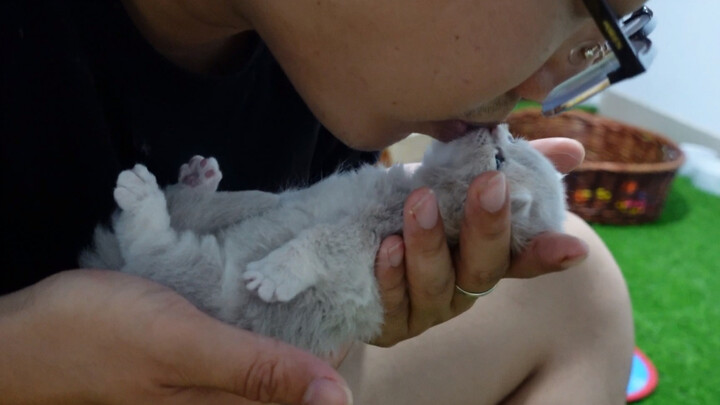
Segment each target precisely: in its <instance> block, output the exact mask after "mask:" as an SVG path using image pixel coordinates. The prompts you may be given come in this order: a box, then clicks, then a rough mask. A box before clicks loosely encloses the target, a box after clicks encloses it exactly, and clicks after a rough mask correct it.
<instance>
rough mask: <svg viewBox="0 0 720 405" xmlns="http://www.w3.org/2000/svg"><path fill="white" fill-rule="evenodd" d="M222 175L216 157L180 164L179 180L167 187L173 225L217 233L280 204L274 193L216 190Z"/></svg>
mask: <svg viewBox="0 0 720 405" xmlns="http://www.w3.org/2000/svg"><path fill="white" fill-rule="evenodd" d="M221 179H222V172H221V171H220V166H219V164H218V162H217V160H216V159H215V158H204V157H202V156H194V157H193V158H192V159H190V161H189V162H188V163H185V164H183V165H182V166H181V167H180V175H179V178H178V184H176V185H173V186H170V187H168V188H167V189H166V190H165V193H166V197H167V201H168V209H169V211H170V216H171V219H172V226H173V228H175V229H178V230H193V231H195V232H197V233H201V234H203V233H213V232H216V231H217V230H219V229H222V228H225V227H227V226H230V225H232V224H236V223H238V222H240V221H242V220H243V219H246V218H248V217H251V216H256V215H259V214H261V213H263V212H265V211H267V210H268V209H270V208H273V207H276V206H277V205H278V202H279V197H278V196H277V195H275V194H272V193H266V192H262V191H237V192H215V191H216V190H217V187H218V184H219V183H220V180H221Z"/></svg>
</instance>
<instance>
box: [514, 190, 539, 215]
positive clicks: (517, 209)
mask: <svg viewBox="0 0 720 405" xmlns="http://www.w3.org/2000/svg"><path fill="white" fill-rule="evenodd" d="M532 200H533V197H532V194H530V190H528V189H527V188H525V187H516V188H515V190H513V191H512V193H511V194H510V210H511V212H512V216H513V217H514V218H528V217H529V216H530V206H531V205H532Z"/></svg>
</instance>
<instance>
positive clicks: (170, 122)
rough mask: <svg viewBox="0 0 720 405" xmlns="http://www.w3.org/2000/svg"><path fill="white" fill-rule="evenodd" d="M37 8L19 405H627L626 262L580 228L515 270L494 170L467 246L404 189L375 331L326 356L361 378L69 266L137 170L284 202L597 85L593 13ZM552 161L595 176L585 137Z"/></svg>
mask: <svg viewBox="0 0 720 405" xmlns="http://www.w3.org/2000/svg"><path fill="white" fill-rule="evenodd" d="M24 3H25V2H21V1H14V2H8V3H7V4H4V5H3V6H2V7H3V8H4V10H2V12H1V13H0V14H1V15H3V17H2V18H3V23H2V26H3V32H2V35H3V44H4V45H3V48H4V49H3V51H2V52H3V54H4V55H9V58H8V60H9V61H8V62H5V63H4V64H3V67H2V68H0V69H2V77H3V82H2V86H3V94H2V97H3V103H2V104H3V106H4V107H3V127H4V130H3V132H4V133H3V173H4V174H3V176H4V177H3V187H4V188H5V190H6V192H7V193H8V194H9V197H7V198H8V201H9V202H10V208H9V209H8V210H7V211H6V213H5V214H4V216H3V225H4V231H5V232H4V246H5V250H4V252H3V254H4V260H5V264H4V266H3V268H5V269H6V270H5V272H6V275H5V277H6V278H7V281H6V282H4V286H3V291H5V292H7V293H8V294H7V295H5V296H3V297H0V323H1V324H2V326H1V327H0V341H1V342H2V346H3V350H2V351H1V354H0V356H1V357H0V381H2V382H1V383H0V384H1V385H0V391H2V392H3V398H2V401H4V402H7V403H85V402H94V403H128V404H130V403H132V404H140V403H173V404H174V403H208V404H214V403H218V404H224V403H245V402H247V400H258V401H276V402H283V403H293V404H300V403H313V404H315V403H325V404H344V403H348V401H349V396H348V394H347V392H348V390H347V386H349V387H350V388H351V389H352V391H353V393H354V395H355V399H356V401H357V402H358V403H363V404H366V403H392V404H405V403H407V404H423V403H428V404H429V403H433V404H435V403H497V402H502V401H504V402H506V403H538V404H548V403H553V404H555V403H557V404H559V403H565V402H570V400H571V399H572V401H573V403H575V402H581V403H586V404H607V403H621V402H623V400H624V388H625V383H626V381H627V375H628V372H629V363H630V358H631V351H632V348H633V331H632V320H631V313H630V304H629V298H628V295H627V291H626V288H625V285H624V281H623V279H622V276H621V274H620V272H619V270H618V268H617V266H616V265H615V263H614V261H613V259H612V257H611V256H610V254H609V253H608V252H607V250H606V249H605V248H604V247H603V245H602V243H601V241H600V240H599V239H598V238H597V236H595V235H594V233H593V232H592V231H591V230H590V229H589V228H588V227H587V225H585V224H584V223H582V221H580V220H578V219H577V218H575V217H571V218H570V220H569V221H568V224H567V234H544V235H541V236H539V237H538V238H536V239H535V240H534V241H533V242H532V243H531V244H530V246H529V247H528V249H527V251H526V252H525V253H524V254H523V255H521V256H520V257H517V258H513V259H512V260H511V258H510V256H509V207H508V199H507V193H508V190H507V187H506V184H505V181H504V177H503V176H502V174H500V173H495V172H493V173H486V174H484V175H482V176H480V177H479V178H478V179H476V181H475V182H474V183H473V185H472V186H471V189H470V191H469V193H468V201H467V206H466V220H465V223H464V225H463V230H462V234H461V242H460V246H459V248H458V249H457V250H456V251H450V250H449V249H448V247H447V244H446V243H445V239H444V235H443V232H442V218H439V217H438V215H437V205H436V201H435V200H434V198H433V196H432V193H429V192H428V190H426V189H420V190H416V191H415V192H413V194H411V196H410V197H409V198H408V201H407V202H406V209H405V227H404V233H403V235H402V237H400V236H395V237H390V238H388V239H387V240H385V241H384V242H383V244H382V245H381V247H380V250H379V252H378V261H377V266H376V274H377V277H378V280H379V283H380V288H381V293H382V297H383V303H384V305H385V308H386V322H385V326H384V330H383V333H382V335H381V336H380V337H379V338H378V339H377V340H376V341H375V342H373V343H374V345H372V346H371V345H364V344H360V343H356V344H354V345H353V346H352V347H351V348H350V349H349V352H348V353H347V356H346V357H345V358H344V360H343V359H342V358H339V359H334V360H335V363H336V364H338V363H339V372H340V374H342V376H343V377H341V376H340V375H339V374H338V373H337V372H336V371H334V370H333V369H332V368H330V367H329V366H328V365H327V364H325V363H324V362H322V361H321V360H319V359H315V358H313V357H312V356H309V355H307V354H304V353H301V352H299V351H297V350H295V349H293V348H290V347H287V346H285V345H282V344H280V343H277V342H273V341H271V340H269V339H266V338H262V337H259V336H255V335H253V334H251V333H247V332H244V331H239V330H236V329H234V328H231V327H228V326H226V325H223V324H221V323H219V322H217V321H215V320H213V319H210V318H208V317H206V316H205V315H204V314H201V313H200V312H199V311H197V310H196V309H195V308H193V307H192V306H191V305H190V304H189V303H188V302H187V301H185V300H183V299H182V298H181V297H179V296H177V295H176V294H174V293H173V292H171V291H169V290H167V289H165V288H163V287H160V286H158V285H156V284H154V283H151V282H149V281H147V280H142V279H138V278H134V277H129V276H127V275H124V274H119V273H115V272H104V271H98V270H75V271H67V270H69V269H71V268H73V264H72V263H73V261H74V260H75V257H76V255H77V252H78V249H80V248H82V246H83V243H87V241H89V239H90V236H91V231H92V226H93V225H94V224H95V223H97V222H98V221H101V220H102V219H104V218H107V217H108V216H109V215H110V213H111V210H112V201H111V199H110V196H111V192H110V191H111V190H112V182H113V181H114V177H115V176H116V174H117V172H118V170H119V169H120V168H122V167H123V166H127V165H128V164H130V163H133V162H135V161H143V162H144V163H146V164H147V165H148V166H149V167H150V169H151V170H152V171H153V172H155V173H157V174H158V177H159V178H160V180H161V182H164V183H168V182H171V181H172V177H173V176H174V173H172V172H173V171H174V170H175V169H176V167H177V166H178V165H179V163H181V162H182V160H184V159H187V158H188V157H189V156H191V155H192V154H204V155H213V156H216V157H218V158H219V161H220V162H221V163H222V165H223V168H224V173H225V176H226V177H225V179H224V180H223V181H224V185H225V187H227V188H230V189H243V188H246V189H250V188H258V189H277V188H279V187H282V186H285V185H287V184H288V183H302V182H307V181H314V180H316V179H317V178H319V177H321V176H322V175H323V174H327V173H328V172H329V171H332V170H334V169H335V168H336V167H337V166H338V165H339V164H341V163H347V162H350V163H355V164H357V163H360V162H364V161H368V160H369V159H370V157H369V155H368V154H367V153H363V152H360V151H362V150H370V151H372V150H378V149H380V148H382V147H385V146H387V145H390V144H392V143H393V142H395V141H398V140H400V139H402V138H403V137H405V136H407V135H408V134H409V133H411V132H423V133H426V134H429V135H431V136H433V137H435V138H438V139H440V140H450V139H454V138H456V137H459V136H462V135H463V134H464V133H465V132H466V131H467V130H468V129H469V128H471V127H474V126H491V125H494V124H496V123H497V122H499V121H502V120H503V119H504V118H505V116H506V115H507V113H508V112H509V111H510V110H511V109H512V107H513V106H514V104H515V102H516V101H517V100H518V99H520V98H527V99H536V100H542V99H543V98H544V97H545V95H546V94H547V93H548V92H549V91H550V89H551V88H553V87H554V86H555V85H557V84H558V83H560V82H561V81H563V80H564V79H566V78H567V77H570V76H571V75H573V74H574V73H577V72H579V71H582V70H583V69H585V68H587V66H588V64H589V62H588V63H585V62H583V63H579V64H578V63H573V62H571V61H570V59H569V58H568V54H570V53H571V51H574V50H577V49H580V48H579V47H583V48H582V49H585V48H584V47H585V46H586V45H585V44H587V43H593V44H595V43H598V44H601V43H602V42H603V36H602V35H601V34H600V33H599V31H598V30H597V28H596V25H595V23H594V22H593V20H592V19H591V18H590V16H589V13H588V10H587V8H586V7H585V5H584V2H582V1H579V0H562V1H543V2H537V1H530V0H517V1H503V2H494V1H482V0H476V1H461V0H458V1H445V2H435V1H425V0H423V1H404V0H398V1H384V0H365V1H354V2H352V1H341V2H334V1H327V0H319V1H318V0H314V1H305V0H296V1H292V2H268V1H265V2H257V1H244V0H229V1H228V0H208V1H204V2H192V1H181V0H175V1H172V0H158V1H154V2H142V1H139V0H125V1H123V2H122V3H115V2H112V1H110V2H96V1H89V0H87V1H86V0H75V1H71V2H59V1H53V0H47V1H44V2H41V3H39V4H33V5H26V4H24ZM610 5H611V7H612V8H613V9H614V10H615V12H616V13H618V14H621V15H622V14H625V13H627V12H629V11H632V10H634V9H636V8H638V7H639V6H640V5H641V2H640V1H636V0H614V1H611V2H610ZM276 61H277V62H276ZM285 75H286V76H287V79H285ZM318 120H319V122H320V123H322V126H323V127H324V128H327V130H328V131H329V133H328V132H326V131H325V129H324V128H323V127H320V126H319V125H318ZM330 133H331V134H332V136H331V135H330ZM338 140H339V141H341V142H342V143H341V142H339V141H338ZM536 145H537V147H538V148H539V149H541V151H543V152H544V153H545V154H546V155H548V156H549V157H550V158H551V160H553V161H554V162H555V164H556V165H557V166H558V168H560V169H561V170H570V169H572V168H573V167H575V166H576V165H577V164H578V163H579V162H580V160H581V159H582V148H581V147H580V146H579V145H578V144H576V143H573V142H570V141H561V140H551V141H547V142H544V143H538V144H536ZM583 241H584V242H583ZM565 269H568V270H566V271H563V272H560V273H557V274H554V275H548V276H545V277H540V278H533V279H532V280H522V281H517V280H505V281H503V282H502V283H500V284H498V282H499V281H500V279H503V278H530V277H534V276H539V275H543V274H546V273H551V272H556V271H559V270H565ZM62 270H65V271H62ZM51 274H54V275H52V276H49V275H51ZM48 276H49V277H48ZM456 286H457V287H456ZM496 286H497V287H496ZM23 287H24V288H23ZM20 288H23V289H20ZM493 288H494V291H493V292H492V294H489V295H487V296H484V297H482V298H480V299H479V298H478V296H479V295H484V293H486V292H488V291H489V290H491V289H493ZM463 291H465V292H463ZM467 292H470V293H467ZM473 293H475V294H473ZM473 304H477V305H473ZM460 314H462V315H460ZM438 324H440V325H438ZM435 325H438V326H435ZM433 326H435V327H433ZM423 332H424V333H423ZM421 333H422V334H421ZM383 347H386V348H383Z"/></svg>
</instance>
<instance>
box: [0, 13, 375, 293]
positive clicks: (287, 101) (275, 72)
mask: <svg viewBox="0 0 720 405" xmlns="http://www.w3.org/2000/svg"><path fill="white" fill-rule="evenodd" d="M254 44H255V45H254V47H253V49H252V51H251V55H250V56H249V57H248V58H247V59H246V60H244V61H243V63H242V64H239V65H238V66H237V69H235V70H234V71H233V72H232V73H230V74H227V75H222V76H212V75H201V74H195V73H190V72H188V71H186V70H183V69H181V68H179V67H177V66H175V65H173V64H172V63H171V62H169V61H168V60H166V59H165V58H163V57H162V56H161V55H160V54H158V53H157V52H156V51H155V50H154V49H153V48H152V47H151V46H150V45H149V44H148V43H147V42H146V41H145V40H144V38H143V37H142V36H141V34H140V33H139V32H138V31H137V30H136V28H135V27H134V25H133V24H132V22H131V20H130V19H129V17H128V16H127V14H126V12H125V10H124V8H123V6H122V5H121V4H120V2H119V1H117V0H44V1H31V0H13V1H4V2H2V4H0V56H1V59H0V125H1V126H0V139H1V141H0V142H1V145H2V170H1V172H2V200H3V208H2V210H0V212H1V214H0V215H1V216H2V228H1V229H2V234H3V240H2V258H1V259H0V260H2V272H1V273H2V276H0V293H6V292H10V291H14V290H17V289H19V288H21V287H23V286H27V285H29V284H32V283H34V282H36V281H38V280H40V279H42V278H44V277H46V276H47V275H49V274H52V273H54V272H57V271H61V270H65V269H71V268H75V267H77V255H78V253H79V251H80V250H81V249H82V248H84V247H85V246H87V245H88V244H89V242H90V240H91V236H92V230H93V228H94V227H95V225H96V224H97V223H99V222H105V221H107V220H108V219H109V217H110V214H111V213H112V211H113V210H114V207H115V205H114V202H113V200H112V189H113V187H114V184H115V180H116V177H117V175H118V173H119V172H120V171H121V170H122V169H124V168H127V167H130V166H132V165H133V164H134V163H136V162H142V163H144V164H146V165H147V166H148V168H149V169H150V171H152V172H153V173H154V174H155V175H156V176H157V177H158V181H159V182H160V183H161V185H164V184H170V183H174V182H175V181H176V179H177V172H178V168H179V167H180V165H181V164H182V163H183V162H185V161H187V160H188V159H189V158H190V157H192V156H194V155H204V156H214V157H216V158H217V159H218V161H219V162H220V167H221V169H222V170H223V180H222V183H221V186H220V188H221V189H225V190H243V189H259V190H267V191H277V190H279V189H282V188H284V187H287V186H292V185H299V184H309V183H312V182H314V181H317V180H318V179H320V178H321V177H322V176H323V175H327V174H329V173H331V172H333V171H334V170H336V168H337V167H338V166H339V165H340V164H342V165H343V166H347V167H352V166H354V165H357V164H359V163H361V162H367V161H372V160H374V159H375V154H373V153H362V152H357V151H353V150H351V149H349V148H347V147H346V146H344V145H343V144H341V143H340V142H339V141H338V140H337V139H335V138H334V137H333V136H332V135H330V134H329V133H328V132H327V131H326V130H325V129H324V128H323V127H322V126H321V125H320V124H319V122H318V121H317V119H316V118H315V117H314V116H313V115H312V113H311V112H310V111H309V110H308V109H307V107H306V106H305V104H304V103H303V101H302V100H301V99H300V97H299V96H298V94H297V93H296V92H295V90H294V89H293V87H292V85H291V84H290V82H289V81H288V80H287V78H286V77H285V75H284V73H283V72H282V70H281V69H280V67H279V66H278V64H277V63H276V61H275V60H274V58H273V57H272V55H271V54H270V52H269V51H268V49H267V48H266V47H265V46H264V44H263V43H262V42H261V41H260V40H259V39H258V38H255V39H254Z"/></svg>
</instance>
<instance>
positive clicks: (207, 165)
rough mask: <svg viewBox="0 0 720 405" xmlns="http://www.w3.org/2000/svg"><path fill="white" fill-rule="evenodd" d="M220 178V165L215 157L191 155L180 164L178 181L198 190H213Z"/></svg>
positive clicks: (215, 188)
mask: <svg viewBox="0 0 720 405" xmlns="http://www.w3.org/2000/svg"><path fill="white" fill-rule="evenodd" d="M220 180H222V172H221V171H220V165H219V164H218V161H217V160H216V159H215V158H212V157H211V158H207V159H206V158H204V157H202V156H193V158H192V159H190V161H189V162H187V163H185V164H183V165H182V166H180V175H179V176H178V183H180V184H182V185H185V186H187V187H191V188H193V189H196V190H199V191H208V192H213V191H215V190H217V188H218V184H220Z"/></svg>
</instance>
